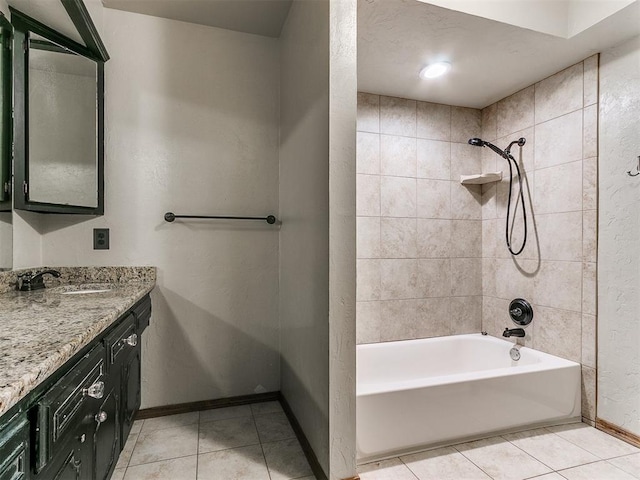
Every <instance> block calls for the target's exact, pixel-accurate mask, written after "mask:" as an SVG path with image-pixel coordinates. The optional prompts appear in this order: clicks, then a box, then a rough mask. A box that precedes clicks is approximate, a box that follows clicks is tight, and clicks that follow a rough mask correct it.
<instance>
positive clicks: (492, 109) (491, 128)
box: [481, 103, 498, 142]
mask: <svg viewBox="0 0 640 480" xmlns="http://www.w3.org/2000/svg"><path fill="white" fill-rule="evenodd" d="M481 125H482V139H483V140H486V141H488V142H492V141H493V140H495V139H496V138H498V104H497V103H493V104H491V105H489V106H488V107H485V108H483V109H482V124H481Z"/></svg>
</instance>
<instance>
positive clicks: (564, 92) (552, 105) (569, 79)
mask: <svg viewBox="0 0 640 480" xmlns="http://www.w3.org/2000/svg"><path fill="white" fill-rule="evenodd" d="M582 72H583V65H582V62H580V63H578V64H577V65H573V66H571V67H569V68H567V69H565V70H562V71H561V72H558V73H556V74H555V75H551V76H550V77H548V78H545V79H544V80H542V81H541V82H539V83H536V85H535V89H536V90H535V91H536V93H535V98H536V102H535V109H536V123H540V122H545V121H547V120H549V119H551V118H556V117H559V116H560V115H564V114H565V113H569V112H573V111H575V110H578V109H580V108H582V99H583V97H582V88H583V77H582Z"/></svg>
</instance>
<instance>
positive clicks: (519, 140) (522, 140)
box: [504, 137, 527, 155]
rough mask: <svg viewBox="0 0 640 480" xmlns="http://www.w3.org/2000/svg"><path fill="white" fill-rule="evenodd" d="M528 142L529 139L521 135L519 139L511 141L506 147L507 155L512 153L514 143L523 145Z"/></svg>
mask: <svg viewBox="0 0 640 480" xmlns="http://www.w3.org/2000/svg"><path fill="white" fill-rule="evenodd" d="M526 142H527V140H526V139H525V138H524V137H520V138H519V139H518V140H514V141H513V142H511V143H510V144H509V146H508V147H507V148H505V149H504V153H506V154H507V155H510V154H511V147H512V146H513V145H514V144H517V145H518V146H519V147H523V146H524V144H525V143H526Z"/></svg>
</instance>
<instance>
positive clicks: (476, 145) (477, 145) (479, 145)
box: [469, 138, 485, 147]
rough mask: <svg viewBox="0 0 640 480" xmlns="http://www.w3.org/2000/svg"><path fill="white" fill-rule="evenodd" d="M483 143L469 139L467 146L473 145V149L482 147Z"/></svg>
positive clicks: (476, 139)
mask: <svg viewBox="0 0 640 480" xmlns="http://www.w3.org/2000/svg"><path fill="white" fill-rule="evenodd" d="M484 144H485V142H484V141H483V140H481V139H480V138H470V139H469V145H473V146H474V147H484Z"/></svg>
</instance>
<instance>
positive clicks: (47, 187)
mask: <svg viewBox="0 0 640 480" xmlns="http://www.w3.org/2000/svg"><path fill="white" fill-rule="evenodd" d="M11 15H12V17H11V18H12V23H13V25H14V27H15V34H14V35H15V45H16V46H21V47H22V48H16V49H15V50H14V51H15V53H14V84H15V99H14V103H15V105H14V110H15V172H14V179H15V180H14V182H15V183H14V185H15V208H17V209H21V210H31V211H35V212H42V213H77V214H89V215H101V214H102V213H103V211H104V206H103V197H104V194H103V170H104V148H103V128H104V127H103V125H104V105H103V99H104V62H103V61H102V60H101V59H100V58H99V57H98V56H97V55H96V54H95V53H94V52H93V51H91V50H89V49H88V48H87V47H85V46H84V45H81V44H79V43H76V42H75V41H73V40H71V39H70V38H68V37H65V36H64V35H62V34H60V33H59V32H56V31H55V30H53V29H51V28H49V27H47V26H45V25H44V24H41V23H40V22H38V21H37V20H35V19H33V18H31V17H29V16H27V15H25V14H23V13H21V12H18V11H17V10H13V9H12V11H11Z"/></svg>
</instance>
